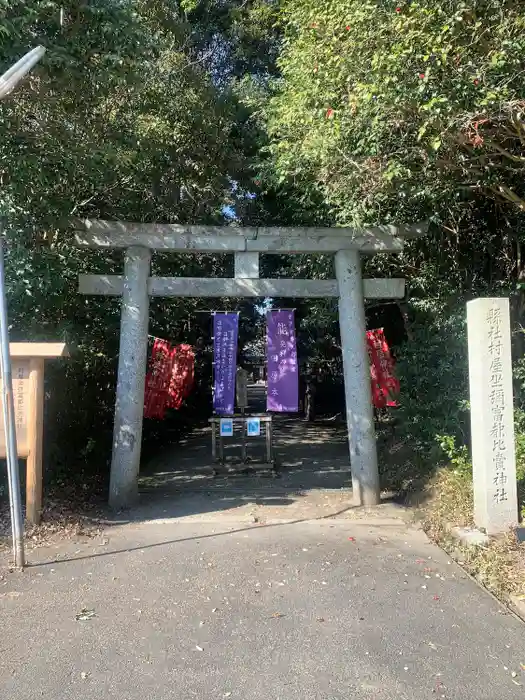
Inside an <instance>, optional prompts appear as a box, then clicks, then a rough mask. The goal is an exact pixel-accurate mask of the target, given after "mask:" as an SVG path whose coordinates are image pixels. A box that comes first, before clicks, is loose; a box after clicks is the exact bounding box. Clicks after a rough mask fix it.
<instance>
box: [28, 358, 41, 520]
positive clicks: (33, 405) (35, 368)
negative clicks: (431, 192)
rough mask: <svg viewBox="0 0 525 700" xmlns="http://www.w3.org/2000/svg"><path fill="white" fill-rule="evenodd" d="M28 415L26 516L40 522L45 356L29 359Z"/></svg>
mask: <svg viewBox="0 0 525 700" xmlns="http://www.w3.org/2000/svg"><path fill="white" fill-rule="evenodd" d="M28 398H29V405H28V416H27V449H28V455H27V466H26V518H27V520H28V521H29V522H30V523H32V524H33V525H38V524H39V522H40V516H41V512H42V477H43V474H42V442H43V437H44V358H43V357H32V358H31V359H30V360H29V397H28Z"/></svg>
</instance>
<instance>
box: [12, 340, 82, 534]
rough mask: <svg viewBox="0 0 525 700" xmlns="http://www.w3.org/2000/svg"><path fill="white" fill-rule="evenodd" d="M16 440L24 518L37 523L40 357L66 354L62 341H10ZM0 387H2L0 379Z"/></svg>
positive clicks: (41, 423)
mask: <svg viewBox="0 0 525 700" xmlns="http://www.w3.org/2000/svg"><path fill="white" fill-rule="evenodd" d="M9 354H10V355H11V372H12V377H13V403H14V411H15V426H16V442H17V452H18V456H19V457H25V458H26V459H27V464H26V518H27V520H28V521H29V522H30V523H33V524H35V525H37V524H38V523H39V522H40V515H41V510H42V481H43V474H42V443H43V435H44V360H46V359H52V358H57V357H68V356H69V353H68V351H67V348H66V346H65V344H64V343H10V344H9ZM0 390H1V391H3V387H2V385H1V379H0ZM6 449H7V448H6V435H5V427H4V415H3V406H2V402H1V401H0V458H2V457H5V456H6Z"/></svg>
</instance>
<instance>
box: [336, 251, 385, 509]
mask: <svg viewBox="0 0 525 700" xmlns="http://www.w3.org/2000/svg"><path fill="white" fill-rule="evenodd" d="M335 274H336V277H337V282H338V286H339V328H340V332H341V350H342V355H343V373H344V383H345V404H346V424H347V427H348V444H349V448H350V464H351V465H352V492H353V496H354V502H355V504H356V505H363V506H370V505H376V504H377V503H379V500H380V490H379V473H378V466H377V447H376V438H375V429H374V414H373V409H372V401H371V396H370V368H369V360H368V351H367V348H366V321H365V305H364V292H363V277H362V274H361V257H360V255H359V252H358V251H356V250H340V251H338V252H337V253H336V254H335Z"/></svg>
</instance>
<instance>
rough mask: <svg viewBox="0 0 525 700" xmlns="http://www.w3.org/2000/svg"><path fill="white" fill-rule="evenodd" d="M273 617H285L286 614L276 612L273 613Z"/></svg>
mask: <svg viewBox="0 0 525 700" xmlns="http://www.w3.org/2000/svg"><path fill="white" fill-rule="evenodd" d="M272 617H285V614H284V613H279V612H276V613H273V615H272Z"/></svg>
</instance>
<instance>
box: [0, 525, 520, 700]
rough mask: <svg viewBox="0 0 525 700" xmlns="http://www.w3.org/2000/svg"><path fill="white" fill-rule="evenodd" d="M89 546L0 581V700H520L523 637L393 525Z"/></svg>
mask: <svg viewBox="0 0 525 700" xmlns="http://www.w3.org/2000/svg"><path fill="white" fill-rule="evenodd" d="M104 537H105V539H102V538H98V539H97V540H86V541H84V542H83V543H81V544H78V543H67V544H66V545H64V544H61V545H57V547H56V548H54V549H50V548H44V549H41V550H35V551H34V552H32V553H31V554H30V556H31V558H32V560H33V562H35V564H36V565H35V566H32V567H31V568H29V569H28V570H27V571H26V572H24V573H23V574H18V573H12V574H7V575H6V577H5V579H4V580H3V581H0V625H1V630H2V632H1V634H0V652H1V654H0V659H1V663H0V696H1V697H2V698H6V699H7V698H9V700H36V699H38V698H42V697H44V698H47V699H48V700H66V699H67V700H77V699H78V700H80V699H81V700H106V699H110V698H111V699H113V698H115V699H118V700H164V699H165V698H166V699H167V698H170V699H173V698H176V699H179V698H180V699H181V700H190V699H191V698H199V699H201V700H216V699H222V698H231V699H232V700H343V699H344V700H349V699H350V698H351V699H358V700H361V699H367V700H372V699H373V700H397V699H399V700H401V699H403V700H405V699H406V700H425V699H426V698H429V699H430V698H432V699H433V698H447V699H450V700H452V699H454V700H510V699H511V698H513V699H514V698H523V697H524V693H525V672H524V671H523V670H521V668H520V664H521V663H525V629H524V627H523V625H522V623H521V622H520V621H518V620H517V619H516V618H515V617H513V616H512V615H511V614H508V613H506V612H505V611H504V610H503V609H502V608H501V607H500V606H499V605H498V604H497V603H496V602H494V600H493V599H492V598H491V597H490V596H489V595H487V594H486V593H485V592H484V591H482V590H481V589H480V588H478V587H477V586H476V585H475V584H474V583H473V582H472V581H471V580H470V579H469V578H467V577H466V576H465V574H464V573H463V572H462V571H461V569H459V568H458V567H457V566H456V565H455V564H453V563H451V562H450V561H449V560H448V558H447V556H446V555H445V554H444V553H442V552H441V551H440V550H439V549H437V548H436V547H434V546H433V545H431V544H430V543H429V542H428V541H427V540H426V538H425V536H424V535H423V534H422V533H421V532H419V531H417V530H415V529H410V528H408V527H407V526H405V525H402V524H400V525H388V524H387V525H381V524H380V523H378V522H377V521H375V522H374V523H373V524H370V523H368V522H366V521H359V522H351V521H345V522H343V521H322V522H308V523H298V524H277V525H258V524H252V525H246V524H244V525H240V524H238V523H237V524H235V523H229V524H226V523H224V522H222V523H219V524H217V523H214V522H208V523H205V522H198V523H195V522H180V521H179V522H176V521H171V522H170V521H168V522H161V521H156V522H152V523H133V524H130V525H127V526H123V527H116V528H113V529H111V530H109V533H108V534H107V535H105V536H104ZM57 556H58V561H56V562H51V563H45V559H46V558H47V559H48V560H49V559H50V558H56V557H57ZM83 609H84V610H87V611H93V613H91V612H87V613H85V614H84V617H88V618H89V617H90V615H92V614H93V615H94V616H93V617H91V618H90V619H85V620H77V619H76V616H77V615H78V614H79V613H80V612H81V611H82V610H83ZM513 674H514V675H513Z"/></svg>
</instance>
